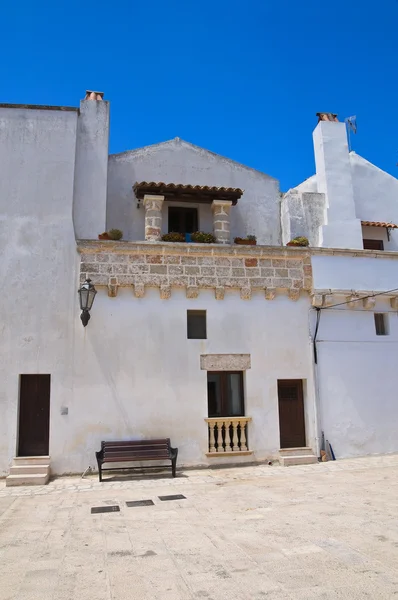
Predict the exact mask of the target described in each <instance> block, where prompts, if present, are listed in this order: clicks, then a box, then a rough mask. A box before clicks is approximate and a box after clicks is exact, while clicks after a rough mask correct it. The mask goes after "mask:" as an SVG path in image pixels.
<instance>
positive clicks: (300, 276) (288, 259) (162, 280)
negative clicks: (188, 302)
mask: <svg viewBox="0 0 398 600" xmlns="http://www.w3.org/2000/svg"><path fill="white" fill-rule="evenodd" d="M77 247H78V251H79V252H80V254H81V264H80V278H81V281H84V280H85V279H86V278H88V277H89V278H90V279H91V280H92V282H93V283H94V285H95V286H97V287H98V286H106V287H107V288H108V294H109V295H110V296H116V295H117V292H118V289H119V287H130V288H132V289H133V291H134V295H135V296H136V297H138V298H142V297H143V296H144V295H145V288H153V287H155V288H158V289H159V292H160V297H161V298H162V299H167V298H169V297H170V295H171V293H172V290H173V288H184V289H185V291H186V295H187V297H188V298H196V297H197V296H198V295H199V293H200V290H202V289H212V290H214V294H215V298H216V299H217V300H222V299H223V298H224V295H225V293H226V291H228V290H239V292H240V297H241V298H242V300H250V298H251V296H252V293H253V292H255V291H262V292H263V294H264V297H265V298H266V299H268V300H272V299H273V298H274V297H275V295H276V294H277V293H285V294H288V295H289V297H290V298H291V299H292V300H297V299H298V298H299V296H300V293H301V292H311V289H312V268H311V255H310V251H309V250H308V249H307V248H291V247H288V248H286V247H277V246H272V247H271V246H240V245H224V244H222V245H221V244H191V243H189V244H186V243H170V242H169V243H167V242H155V243H153V242H152V243H150V242H112V241H97V240H92V241H91V240H87V241H85V240H81V241H78V243H77Z"/></svg>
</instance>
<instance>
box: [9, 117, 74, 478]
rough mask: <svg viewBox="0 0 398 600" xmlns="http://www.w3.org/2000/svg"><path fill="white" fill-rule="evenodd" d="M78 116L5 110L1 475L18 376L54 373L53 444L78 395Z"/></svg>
mask: <svg viewBox="0 0 398 600" xmlns="http://www.w3.org/2000/svg"><path fill="white" fill-rule="evenodd" d="M76 126H77V112H76V111H61V110H31V109H20V108H1V107H0V253H1V257H2V259H1V261H0V276H1V280H2V282H3V293H2V294H1V299H0V310H1V315H2V335H1V343H0V380H1V386H0V411H1V415H2V418H1V419H0V475H1V474H6V473H7V472H8V467H9V464H10V461H11V459H12V457H14V456H15V455H16V450H17V425H18V393H19V389H18V387H19V375H20V374H47V373H49V374H51V414H50V419H51V425H50V430H51V431H50V435H51V441H50V444H51V442H52V441H53V440H54V439H56V438H57V437H58V433H57V431H58V427H59V426H60V425H61V419H62V417H61V416H60V407H61V406H62V405H63V404H67V403H68V402H69V401H70V398H71V396H72V394H73V352H72V348H73V319H74V315H75V309H76V301H77V294H76V290H77V279H76V263H77V255H76V244H75V236H74V231H73V223H72V202H73V177H74V166H75V148H76Z"/></svg>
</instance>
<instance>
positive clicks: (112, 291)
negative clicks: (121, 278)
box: [108, 277, 119, 298]
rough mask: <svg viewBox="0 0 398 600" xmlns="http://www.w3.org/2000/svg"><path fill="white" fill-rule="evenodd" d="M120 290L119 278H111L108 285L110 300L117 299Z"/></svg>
mask: <svg viewBox="0 0 398 600" xmlns="http://www.w3.org/2000/svg"><path fill="white" fill-rule="evenodd" d="M118 288H119V286H118V284H117V278H116V277H110V278H109V283H108V296H109V298H116V296H117V291H118Z"/></svg>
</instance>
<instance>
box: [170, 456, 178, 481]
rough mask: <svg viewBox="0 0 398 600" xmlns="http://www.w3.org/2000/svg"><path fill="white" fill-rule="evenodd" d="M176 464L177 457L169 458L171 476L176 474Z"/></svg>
mask: <svg viewBox="0 0 398 600" xmlns="http://www.w3.org/2000/svg"><path fill="white" fill-rule="evenodd" d="M176 464H177V457H175V458H173V459H172V460H171V472H172V474H173V477H175V476H176Z"/></svg>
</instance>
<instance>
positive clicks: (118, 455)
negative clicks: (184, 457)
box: [104, 450, 170, 460]
mask: <svg viewBox="0 0 398 600" xmlns="http://www.w3.org/2000/svg"><path fill="white" fill-rule="evenodd" d="M136 456H143V457H147V456H148V457H149V456H162V457H163V456H164V457H166V458H170V454H169V453H168V452H156V451H155V450H154V451H153V452H115V453H113V454H106V453H105V454H104V460H115V459H116V458H126V459H128V458H130V457H132V458H134V457H136Z"/></svg>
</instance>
